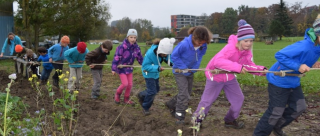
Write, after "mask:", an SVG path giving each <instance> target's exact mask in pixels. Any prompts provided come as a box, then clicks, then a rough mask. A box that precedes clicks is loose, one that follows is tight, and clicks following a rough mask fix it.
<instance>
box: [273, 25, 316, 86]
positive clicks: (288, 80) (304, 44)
mask: <svg viewBox="0 0 320 136" xmlns="http://www.w3.org/2000/svg"><path fill="white" fill-rule="evenodd" d="M308 31H309V28H308V29H307V30H306V32H305V36H304V40H301V41H298V42H296V43H293V44H292V45H289V46H287V47H285V48H283V49H282V50H280V51H278V52H277V53H276V54H275V58H276V59H277V62H276V63H275V64H274V65H273V66H272V67H271V68H270V69H269V70H270V71H280V70H294V72H291V73H296V74H300V72H299V68H300V65H302V64H306V65H307V66H309V67H312V65H313V64H314V63H315V62H316V61H317V60H318V59H319V57H320V46H315V45H314V42H313V41H312V40H311V39H310V37H309V35H308V34H307V32H308ZM267 79H268V81H269V83H271V84H273V85H275V86H278V87H281V88H296V87H298V86H300V78H299V77H296V76H285V77H280V76H277V75H274V74H273V73H268V74H267Z"/></svg>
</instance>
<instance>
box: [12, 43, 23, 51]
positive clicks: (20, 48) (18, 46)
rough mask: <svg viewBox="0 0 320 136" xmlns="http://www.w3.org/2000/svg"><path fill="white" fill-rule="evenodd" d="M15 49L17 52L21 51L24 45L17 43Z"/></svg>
mask: <svg viewBox="0 0 320 136" xmlns="http://www.w3.org/2000/svg"><path fill="white" fill-rule="evenodd" d="M14 50H15V51H16V52H17V53H20V52H22V50H23V47H22V46H21V45H20V44H17V45H16V47H15V48H14Z"/></svg>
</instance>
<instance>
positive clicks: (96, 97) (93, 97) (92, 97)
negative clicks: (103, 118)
mask: <svg viewBox="0 0 320 136" xmlns="http://www.w3.org/2000/svg"><path fill="white" fill-rule="evenodd" d="M98 98H99V96H96V95H92V96H91V99H98Z"/></svg>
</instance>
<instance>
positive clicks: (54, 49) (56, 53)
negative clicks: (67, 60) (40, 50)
mask: <svg viewBox="0 0 320 136" xmlns="http://www.w3.org/2000/svg"><path fill="white" fill-rule="evenodd" d="M62 49H63V50H62ZM68 49H69V46H66V47H62V46H61V45H60V43H58V44H55V45H53V46H51V47H50V48H49V50H48V55H49V58H52V61H60V62H62V61H63V60H64V55H63V53H64V52H65V51H66V50H68ZM61 50H62V51H61Z"/></svg>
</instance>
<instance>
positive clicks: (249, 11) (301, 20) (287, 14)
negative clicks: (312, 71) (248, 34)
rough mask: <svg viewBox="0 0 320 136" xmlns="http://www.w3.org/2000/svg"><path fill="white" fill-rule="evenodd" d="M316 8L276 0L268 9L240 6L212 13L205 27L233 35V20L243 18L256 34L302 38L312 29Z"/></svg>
mask: <svg viewBox="0 0 320 136" xmlns="http://www.w3.org/2000/svg"><path fill="white" fill-rule="evenodd" d="M319 13H320V5H314V6H309V7H307V6H304V7H303V6H302V2H295V3H294V4H291V5H289V4H288V3H285V2H283V1H282V0H280V2H279V3H277V4H272V5H270V6H268V7H260V8H250V7H249V6H246V5H241V6H239V7H238V9H233V8H227V9H226V10H225V11H224V13H217V12H216V13H212V14H211V15H210V16H208V18H207V19H206V22H205V26H206V27H208V28H209V29H210V30H211V31H212V32H213V33H218V34H221V35H222V36H225V37H227V36H228V35H230V34H232V33H235V32H237V28H238V26H237V21H238V20H239V19H245V20H246V21H247V22H248V23H249V24H250V25H251V26H252V27H253V28H254V29H255V32H256V35H258V36H263V35H270V36H279V37H280V39H281V37H282V36H303V35H304V32H305V30H306V28H308V27H312V23H313V22H314V20H315V18H316V17H317V15H318V14H319Z"/></svg>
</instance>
